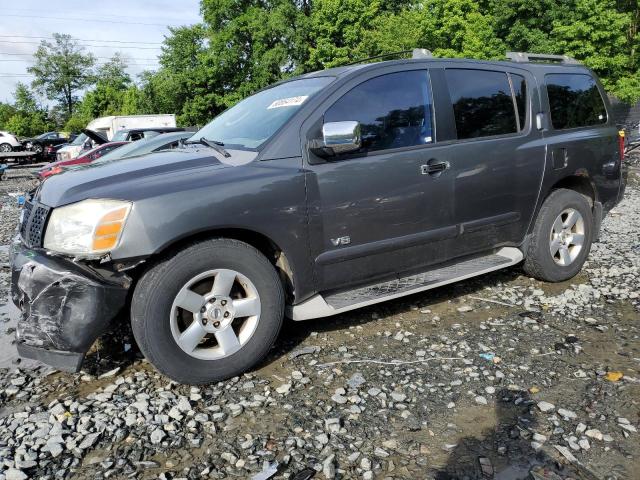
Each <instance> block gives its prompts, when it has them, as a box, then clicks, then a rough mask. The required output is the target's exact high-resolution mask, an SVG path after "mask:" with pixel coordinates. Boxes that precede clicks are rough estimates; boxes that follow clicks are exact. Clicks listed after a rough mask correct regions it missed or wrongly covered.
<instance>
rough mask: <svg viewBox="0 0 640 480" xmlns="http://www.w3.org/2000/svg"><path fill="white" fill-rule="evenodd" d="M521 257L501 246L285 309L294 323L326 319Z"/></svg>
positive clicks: (504, 264) (472, 275)
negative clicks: (490, 250) (429, 268)
mask: <svg viewBox="0 0 640 480" xmlns="http://www.w3.org/2000/svg"><path fill="white" fill-rule="evenodd" d="M523 258H524V257H523V255H522V252H521V251H520V250H519V249H517V248H512V247H504V248H501V249H500V250H498V251H497V252H495V253H492V254H490V255H486V256H483V257H476V258H472V259H470V260H463V261H460V262H458V263H455V264H449V265H447V266H444V267H440V268H436V269H434V270H429V271H427V272H424V273H418V274H415V275H410V276H408V277H402V278H395V279H393V280H389V281H387V282H382V283H376V284H372V285H366V286H364V287H360V288H356V289H355V290H346V291H339V292H333V293H329V294H326V296H324V297H323V296H322V295H320V294H318V295H314V296H313V297H311V298H310V299H309V300H306V301H304V302H302V303H301V304H299V305H293V306H288V307H287V316H288V317H289V318H291V319H293V320H310V319H312V318H321V317H328V316H331V315H336V314H338V313H342V312H348V311H349V310H355V309H356V308H361V307H366V306H368V305H373V304H375V303H380V302H385V301H387V300H392V299H394V298H400V297H404V296H405V295H411V294H413V293H418V292H422V291H425V290H430V289H432V288H437V287H440V286H442V285H447V284H449V283H454V282H458V281H460V280H465V279H467V278H471V277H475V276H478V275H482V274H484V273H489V272H493V271H494V270H500V269H501V268H505V267H509V266H511V265H515V264H516V263H519V262H521V261H522V259H523Z"/></svg>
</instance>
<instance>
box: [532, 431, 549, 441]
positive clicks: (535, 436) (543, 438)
mask: <svg viewBox="0 0 640 480" xmlns="http://www.w3.org/2000/svg"><path fill="white" fill-rule="evenodd" d="M532 438H533V439H534V440H535V441H536V442H539V443H544V442H546V441H547V437H546V436H545V435H542V434H541V433H537V432H536V433H534V434H533V437H532Z"/></svg>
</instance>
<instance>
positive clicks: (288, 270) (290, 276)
mask: <svg viewBox="0 0 640 480" xmlns="http://www.w3.org/2000/svg"><path fill="white" fill-rule="evenodd" d="M214 238H230V239H233V240H238V241H241V242H244V243H247V244H249V245H251V246H252V247H254V248H255V249H256V250H258V251H259V252H260V253H262V254H263V255H264V256H265V257H266V258H267V260H269V262H270V263H271V264H272V265H273V266H274V267H275V269H276V271H277V272H278V276H279V277H280V280H281V281H282V286H283V288H284V291H285V296H286V300H287V303H290V302H293V300H294V299H295V297H296V295H295V293H296V292H295V285H296V282H295V280H294V279H295V275H294V272H293V269H292V267H291V263H290V261H289V259H288V257H287V254H286V253H285V251H284V250H283V249H282V248H281V247H280V246H279V245H278V244H277V243H276V242H275V241H273V240H272V239H271V238H269V237H268V236H266V235H264V234H263V233H259V232H256V231H255V230H249V229H245V228H218V229H213V230H206V231H202V232H197V233H194V234H191V235H188V236H185V237H181V238H179V239H176V240H174V241H172V242H170V243H167V244H166V245H164V246H163V247H162V248H161V249H160V250H158V251H157V252H155V253H154V255H153V257H151V258H152V259H154V258H163V257H166V256H168V255H171V254H172V253H174V252H177V251H179V250H182V249H183V248H185V247H186V246H188V245H190V244H193V243H197V242H202V241H206V240H211V239H214ZM149 263H152V262H149Z"/></svg>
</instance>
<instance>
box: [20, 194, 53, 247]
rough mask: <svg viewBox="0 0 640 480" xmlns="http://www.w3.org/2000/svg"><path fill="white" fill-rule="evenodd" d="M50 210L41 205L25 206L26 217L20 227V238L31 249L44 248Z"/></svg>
mask: <svg viewBox="0 0 640 480" xmlns="http://www.w3.org/2000/svg"><path fill="white" fill-rule="evenodd" d="M49 210H50V208H49V207H47V206H46V205H42V204H40V203H31V202H29V201H27V202H25V204H24V217H23V219H22V224H21V225H20V236H21V237H22V240H23V241H24V243H25V244H26V245H27V246H28V247H30V248H40V247H42V240H43V237H44V228H45V225H46V222H47V217H48V216H49Z"/></svg>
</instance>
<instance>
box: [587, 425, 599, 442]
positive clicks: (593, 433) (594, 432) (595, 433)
mask: <svg viewBox="0 0 640 480" xmlns="http://www.w3.org/2000/svg"><path fill="white" fill-rule="evenodd" d="M584 434H585V435H586V436H587V437H589V438H594V439H596V440H602V432H600V430H598V429H596V428H592V429H589V430H587V431H586V432H584Z"/></svg>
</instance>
